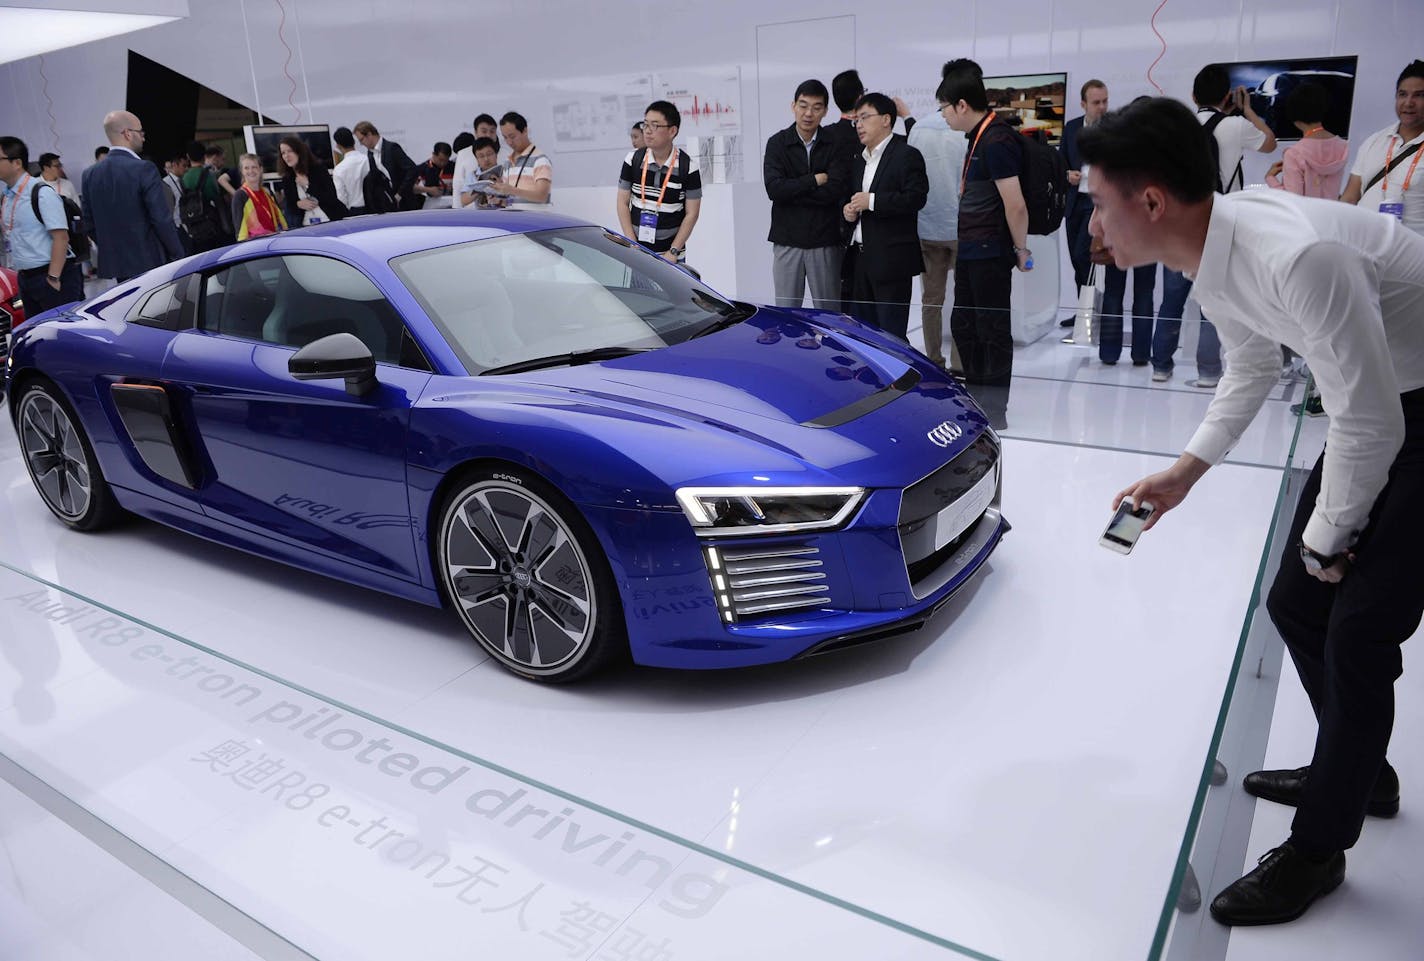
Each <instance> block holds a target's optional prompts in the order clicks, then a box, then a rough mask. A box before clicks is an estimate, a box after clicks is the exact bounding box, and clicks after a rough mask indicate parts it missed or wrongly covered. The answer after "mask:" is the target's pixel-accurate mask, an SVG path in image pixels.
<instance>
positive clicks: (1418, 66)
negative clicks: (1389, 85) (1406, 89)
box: [1394, 60, 1424, 90]
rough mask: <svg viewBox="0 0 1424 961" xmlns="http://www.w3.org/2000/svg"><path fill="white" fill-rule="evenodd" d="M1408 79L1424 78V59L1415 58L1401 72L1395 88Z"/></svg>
mask: <svg viewBox="0 0 1424 961" xmlns="http://www.w3.org/2000/svg"><path fill="white" fill-rule="evenodd" d="M1406 80H1424V60H1415V61H1414V62H1412V63H1410V64H1409V66H1407V67H1405V68H1404V69H1403V70H1401V71H1400V73H1399V79H1398V80H1396V81H1395V82H1394V89H1396V90H1398V89H1399V85H1400V84H1402V83H1404V81H1406Z"/></svg>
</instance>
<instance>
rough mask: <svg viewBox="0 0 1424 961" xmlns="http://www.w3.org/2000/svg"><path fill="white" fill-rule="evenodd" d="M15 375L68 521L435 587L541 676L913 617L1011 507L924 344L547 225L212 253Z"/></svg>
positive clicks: (383, 226)
mask: <svg viewBox="0 0 1424 961" xmlns="http://www.w3.org/2000/svg"><path fill="white" fill-rule="evenodd" d="M10 366H11V377H10V379H9V382H8V385H7V391H8V396H9V400H10V409H11V417H12V419H13V422H14V425H15V429H16V432H17V436H18V438H19V444H20V449H21V453H22V455H23V457H24V461H25V463H26V465H27V467H28V469H29V472H30V474H31V476H32V478H33V480H34V483H35V487H36V490H37V491H38V493H39V496H40V499H41V500H42V501H43V503H44V504H45V505H46V506H48V508H49V509H50V510H51V511H52V512H53V513H54V515H55V516H56V517H57V518H58V519H59V520H60V521H62V522H63V523H65V524H68V525H69V526H71V527H74V528H77V529H80V530H98V529H100V528H102V527H104V526H106V525H107V524H109V523H110V522H112V521H113V520H114V519H115V518H116V517H119V516H121V515H122V514H123V513H125V512H128V513H134V514H139V515H142V516H145V517H149V518H152V519H155V520H158V521H159V522H161V523H165V524H169V525H171V526H174V527H178V528H181V529H184V530H188V531H191V532H193V533H196V534H200V535H203V536H207V537H214V538H216V539H219V540H222V541H224V542H226V543H230V544H236V545H238V546H241V547H243V548H245V549H247V550H249V551H252V552H253V553H257V554H260V555H263V556H266V557H269V558H272V559H274V560H277V561H281V562H283V563H287V564H292V565H296V566H299V567H302V568H304V569H307V570H310V571H315V572H318V573H321V574H325V575H328V576H331V577H335V578H340V579H343V580H346V581H350V582H353V583H356V584H360V585H364V586H367V587H370V588H373V589H377V590H383V591H387V592H389V593H392V594H396V595H399V596H402V597H406V598H410V599H412V600H415V601H419V602H422V603H426V604H432V605H440V604H444V605H448V606H449V607H451V608H452V609H453V610H454V611H455V613H456V615H457V616H458V618H459V620H460V622H461V623H462V624H463V626H464V627H465V629H466V630H468V631H469V633H470V635H471V637H472V638H473V639H474V641H475V642H477V643H478V644H479V645H481V647H482V648H483V649H484V650H485V651H486V652H487V653H488V655H489V656H490V657H491V658H492V659H494V660H495V661H497V662H498V663H500V664H501V665H503V666H504V667H506V668H508V669H509V670H510V671H512V672H514V673H516V674H519V675H520V676H523V677H527V678H531V679H535V680H541V681H570V680H575V679H578V678H581V677H585V676H587V675H589V674H590V673H592V672H594V671H596V670H598V669H600V668H602V667H604V666H606V665H608V664H610V663H612V662H614V661H617V660H620V659H624V658H629V657H631V659H632V660H634V661H636V662H638V663H641V664H650V665H658V666H665V667H681V668H719V667H733V666H742V665H751V664H763V663H768V662H773V661H782V660H789V659H793V658H798V657H804V656H807V655H810V654H814V653H819V652H822V651H827V650H834V649H837V648H840V647H845V646H848V645H852V644H858V643H862V642H865V641H872V640H875V639H878V638H882V637H885V636H888V635H891V634H895V633H899V632H903V631H908V630H913V629H914V628H915V627H917V626H919V625H920V624H922V623H924V621H925V620H926V619H927V618H928V617H929V616H930V615H931V614H933V612H934V611H935V610H937V609H938V608H939V607H940V606H941V605H942V604H944V603H945V601H946V600H947V599H948V598H949V597H951V596H952V595H953V594H954V593H955V592H956V591H957V590H958V589H959V588H960V587H962V586H963V585H964V584H965V583H966V582H967V581H968V579H969V578H971V577H972V576H974V574H975V573H976V572H977V571H979V570H980V569H981V568H982V567H983V565H984V562H985V560H986V559H987V558H988V556H989V555H990V553H991V552H992V551H993V549H994V547H995V546H996V545H997V544H998V542H999V539H1000V537H1001V536H1002V535H1003V533H1004V532H1005V531H1006V530H1007V529H1008V525H1007V523H1006V522H1005V521H1004V519H1003V518H1002V517H1001V516H1000V513H999V494H1000V490H1001V464H1000V449H999V443H998V439H997V438H996V437H995V436H994V434H993V432H992V431H991V430H990V429H989V427H988V423H987V420H986V418H985V416H984V414H983V413H982V412H981V411H980V409H979V408H978V407H977V406H976V405H975V403H974V401H973V400H972V398H971V397H970V396H969V395H968V394H967V393H966V392H965V391H964V389H963V387H962V386H961V385H960V384H959V383H958V382H957V381H956V380H955V379H954V378H952V377H951V376H950V375H949V374H948V373H946V372H945V371H944V370H942V369H939V368H937V367H936V366H934V365H933V364H932V363H930V362H929V361H928V360H927V359H926V358H924V357H923V356H922V355H920V354H918V353H916V352H915V351H914V350H913V349H911V348H910V347H909V345H908V344H906V343H905V342H904V341H902V340H899V339H898V338H895V337H891V336H888V335H885V334H883V333H881V332H879V331H877V330H875V329H873V328H870V327H867V326H865V325H862V324H860V323H859V322H857V321H855V320H853V319H852V318H850V317H847V316H845V315H842V314H836V313H827V312H817V311H806V310H778V309H774V308H769V307H755V306H752V305H750V304H745V303H741V302H738V301H735V300H733V299H731V298H728V297H724V296H722V295H720V294H718V293H717V292H715V291H714V290H712V289H711V288H710V287H708V286H707V285H705V284H703V283H701V282H700V281H699V280H697V279H696V278H695V277H693V276H692V275H691V274H689V273H688V272H686V271H684V270H682V269H680V268H679V267H676V266H674V265H672V264H669V263H667V262H666V261H665V260H662V259H661V258H658V257H656V256H653V255H652V254H650V253H648V252H646V251H645V250H643V249H642V248H640V247H638V246H637V245H635V244H633V243H631V242H630V241H628V240H627V239H625V238H623V237H620V236H617V235H615V234H612V233H610V232H608V231H606V230H603V229H601V228H598V227H594V226H591V225H588V224H584V223H581V222H579V221H576V220H573V219H570V218H565V217H560V216H557V215H553V214H548V213H531V212H512V211H501V212H476V211H468V210H466V211H438V212H419V213H412V214H392V215H385V216H382V217H358V218H353V219H351V220H348V221H343V222H340V223H335V224H325V225H321V226H318V227H312V228H305V229H302V230H298V231H293V232H291V233H287V234H283V235H280V236H278V237H276V238H263V239H261V240H258V241H252V242H249V243H247V244H244V245H239V246H237V247H235V248H228V249H226V250H224V251H218V252H214V253H211V254H204V255H199V256H197V257H193V258H189V259H187V260H185V261H181V262H179V263H177V264H171V265H169V266H167V267H164V268H160V269H158V270H155V271H153V272H151V273H150V274H147V275H145V276H143V277H140V278H138V279H136V280H134V281H132V282H129V283H126V284H123V285H120V286H119V287H116V288H115V289H114V290H112V291H109V292H107V293H105V294H104V295H102V296H101V297H100V298H96V299H94V300H91V301H89V302H87V303H84V304H77V305H71V306H70V307H68V308H65V309H63V310H61V311H58V312H55V313H51V314H47V315H46V316H45V317H44V318H42V319H39V320H37V321H34V322H32V323H30V324H27V325H26V326H25V327H23V328H21V330H20V332H19V334H18V335H17V336H16V337H15V340H14V345H13V351H12V362H11V365H10Z"/></svg>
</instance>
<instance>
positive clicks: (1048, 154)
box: [1019, 137, 1068, 236]
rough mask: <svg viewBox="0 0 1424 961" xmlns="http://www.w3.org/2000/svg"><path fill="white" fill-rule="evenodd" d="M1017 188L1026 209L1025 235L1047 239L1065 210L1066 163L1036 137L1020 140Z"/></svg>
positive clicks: (1056, 227) (1055, 151)
mask: <svg viewBox="0 0 1424 961" xmlns="http://www.w3.org/2000/svg"><path fill="white" fill-rule="evenodd" d="M1023 147H1024V161H1023V170H1022V171H1021V172H1020V173H1019V188H1020V189H1021V190H1022V191H1023V197H1024V204H1025V205H1027V207H1028V232H1029V233H1031V234H1037V235H1039V236H1047V235H1049V234H1051V233H1053V232H1054V231H1056V230H1057V229H1058V228H1059V226H1061V225H1062V223H1063V214H1064V211H1066V210H1067V209H1068V162H1067V161H1066V160H1064V159H1063V154H1061V153H1059V152H1058V151H1057V150H1055V149H1054V148H1052V147H1050V146H1049V145H1048V144H1047V143H1046V142H1044V141H1043V140H1040V139H1038V138H1037V137H1024V138H1023Z"/></svg>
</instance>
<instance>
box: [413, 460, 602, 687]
mask: <svg viewBox="0 0 1424 961" xmlns="http://www.w3.org/2000/svg"><path fill="white" fill-rule="evenodd" d="M439 518H440V520H439V526H438V527H437V528H436V539H435V542H434V544H433V545H432V551H433V553H434V563H435V568H436V571H437V573H438V576H439V577H440V581H441V584H442V586H443V587H444V589H445V595H446V597H447V598H448V599H449V601H450V605H451V606H452V607H453V608H454V609H455V612H456V614H458V615H459V617H460V620H461V622H462V623H463V624H464V625H465V628H466V629H467V630H468V631H469V632H470V634H471V636H472V637H474V639H475V640H476V641H478V642H479V644H480V646H481V647H483V648H484V649H485V650H486V651H488V652H489V654H490V656H491V657H493V658H494V659H495V660H496V661H498V662H499V663H500V664H501V665H503V666H504V667H505V668H506V669H507V670H509V671H511V672H513V673H515V674H518V675H519V676H520V677H524V678H528V679H529V680H533V681H543V682H546V683H567V682H570V681H577V680H581V679H583V678H585V677H588V676H590V675H591V674H593V673H595V672H596V671H598V670H600V669H602V668H603V667H605V666H607V665H608V664H609V663H611V662H613V661H615V660H617V659H619V658H620V657H622V656H623V654H625V653H626V651H627V647H628V644H627V637H626V631H625V629H624V625H623V605H622V602H621V600H620V598H619V595H618V590H617V587H616V586H615V585H614V582H613V575H612V573H611V571H610V570H609V567H608V560H607V558H606V557H604V554H603V549H602V547H601V546H600V545H599V543H598V539H597V538H596V537H594V535H593V531H592V530H591V529H590V528H589V526H588V522H587V521H585V520H584V519H583V517H582V515H580V514H579V512H578V510H577V509H576V508H575V507H574V506H573V504H571V503H570V502H569V500H568V499H567V498H566V497H564V496H563V495H562V494H560V493H559V492H558V491H557V490H556V489H554V487H553V486H552V485H550V484H549V483H548V482H546V481H544V480H543V479H542V478H540V477H537V476H535V475H534V474H532V473H530V472H529V471H525V470H521V469H519V468H516V467H513V466H504V465H501V466H500V467H498V468H485V469H472V470H470V471H468V472H466V473H464V474H462V475H461V476H460V477H459V479H458V480H457V482H456V483H455V484H453V485H452V486H451V488H450V491H449V494H448V495H447V496H446V497H445V499H444V501H443V503H442V505H441V508H440V514H439Z"/></svg>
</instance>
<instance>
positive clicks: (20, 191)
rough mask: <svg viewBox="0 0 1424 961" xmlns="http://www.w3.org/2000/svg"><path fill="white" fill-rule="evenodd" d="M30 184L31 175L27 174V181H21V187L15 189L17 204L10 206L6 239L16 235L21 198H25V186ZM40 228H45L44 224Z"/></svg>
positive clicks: (6, 225) (6, 224)
mask: <svg viewBox="0 0 1424 961" xmlns="http://www.w3.org/2000/svg"><path fill="white" fill-rule="evenodd" d="M29 182H30V175H29V174H25V179H24V180H21V181H20V185H19V186H18V187H16V188H15V202H14V203H13V204H11V205H10V219H9V220H8V221H6V223H5V236H6V237H10V236H13V235H14V230H15V217H16V216H17V215H18V214H19V212H20V198H22V197H24V196H25V186H26V185H27V184H29ZM40 226H41V227H43V226H44V224H43V223H41V224H40Z"/></svg>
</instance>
